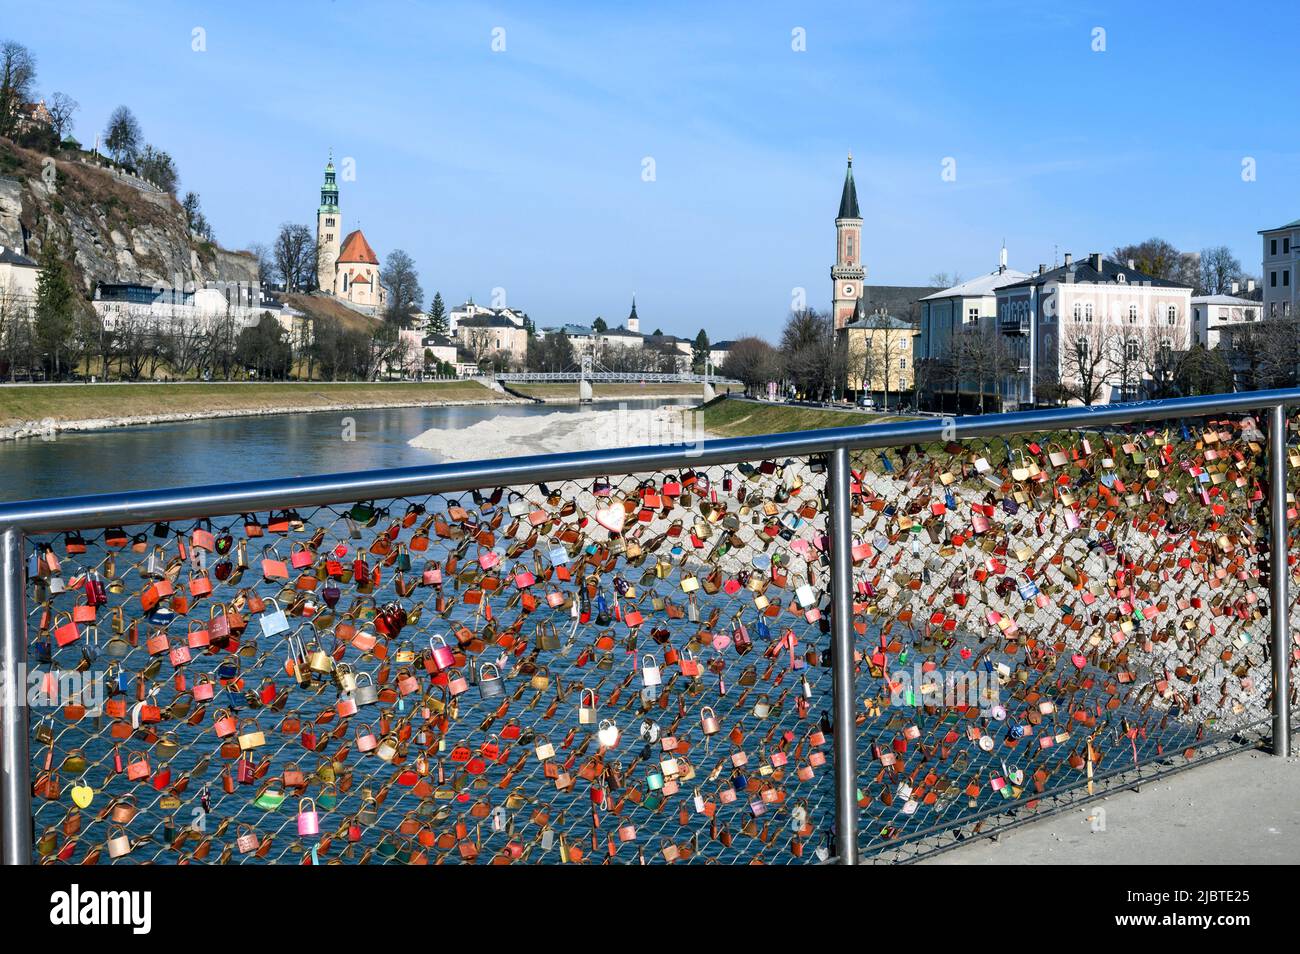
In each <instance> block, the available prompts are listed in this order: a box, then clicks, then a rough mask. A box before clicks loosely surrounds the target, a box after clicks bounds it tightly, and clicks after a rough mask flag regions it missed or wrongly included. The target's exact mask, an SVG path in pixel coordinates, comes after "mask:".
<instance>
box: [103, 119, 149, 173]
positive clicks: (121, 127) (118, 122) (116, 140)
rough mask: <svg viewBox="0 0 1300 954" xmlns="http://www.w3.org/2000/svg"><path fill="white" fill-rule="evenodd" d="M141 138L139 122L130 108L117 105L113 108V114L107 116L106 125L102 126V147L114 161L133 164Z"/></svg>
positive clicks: (142, 134)
mask: <svg viewBox="0 0 1300 954" xmlns="http://www.w3.org/2000/svg"><path fill="white" fill-rule="evenodd" d="M143 138H144V133H142V132H141V131H140V123H139V122H138V121H137V120H136V118H135V114H134V113H132V112H131V110H130V109H128V108H127V107H125V106H119V107H117V109H115V110H113V115H111V116H109V117H108V125H107V126H105V127H104V148H105V149H107V150H108V154H109V155H110V156H112V157H113V161H114V162H116V163H119V164H121V165H134V164H135V160H136V156H137V155H138V154H139V151H140V140H141V139H143Z"/></svg>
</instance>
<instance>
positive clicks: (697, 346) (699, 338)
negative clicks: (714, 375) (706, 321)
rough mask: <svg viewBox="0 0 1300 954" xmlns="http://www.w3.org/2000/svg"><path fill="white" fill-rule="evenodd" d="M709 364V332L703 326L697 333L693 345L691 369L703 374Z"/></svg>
mask: <svg viewBox="0 0 1300 954" xmlns="http://www.w3.org/2000/svg"><path fill="white" fill-rule="evenodd" d="M708 365H709V333H708V332H707V331H705V330H704V329H703V328H701V329H700V330H699V332H698V333H697V334H696V335H695V341H694V343H693V344H692V345H691V370H692V371H694V372H695V373H696V374H703V373H704V371H705V369H706V368H707V367H708Z"/></svg>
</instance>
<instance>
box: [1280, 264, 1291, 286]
mask: <svg viewBox="0 0 1300 954" xmlns="http://www.w3.org/2000/svg"><path fill="white" fill-rule="evenodd" d="M1290 284H1291V269H1289V268H1287V269H1283V270H1282V287H1283V288H1285V287H1286V286H1288V285H1290Z"/></svg>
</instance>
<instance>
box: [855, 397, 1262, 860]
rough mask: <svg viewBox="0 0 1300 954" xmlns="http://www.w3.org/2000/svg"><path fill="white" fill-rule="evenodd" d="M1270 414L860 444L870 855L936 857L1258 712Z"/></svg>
mask: <svg viewBox="0 0 1300 954" xmlns="http://www.w3.org/2000/svg"><path fill="white" fill-rule="evenodd" d="M1266 429H1267V427H1266V422H1265V419H1262V418H1256V417H1253V416H1232V417H1230V418H1223V419H1219V418H1214V419H1196V420H1186V421H1168V422H1154V423H1148V424H1145V425H1142V426H1141V427H1125V428H1108V429H1101V430H1093V431H1070V432H1059V433H1051V434H1037V435H1032V436H1028V437H1015V438H1008V439H1005V440H1003V439H993V440H980V441H964V442H952V443H946V444H935V445H927V446H923V447H910V448H898V449H891V450H888V451H882V452H880V453H874V452H872V453H867V454H859V455H856V456H855V458H854V460H855V464H854V466H855V472H856V473H858V474H860V488H859V489H860V494H861V495H860V497H857V498H855V500H856V501H857V503H858V506H857V508H856V511H857V512H856V513H855V517H854V526H853V529H854V538H855V539H854V547H855V549H854V555H853V556H854V566H855V573H854V576H855V587H856V593H855V601H856V602H855V606H854V611H855V617H854V625H855V628H856V631H857V636H858V647H859V652H860V654H861V657H862V671H861V672H860V674H859V680H858V686H857V688H858V693H859V697H860V706H859V713H858V722H859V752H860V759H859V789H858V797H859V803H858V804H859V810H860V819H861V821H860V825H861V832H860V843H861V846H862V851H863V852H864V853H868V854H875V853H879V852H884V851H888V852H889V853H890V856H891V858H893V859H895V860H898V859H906V858H907V857H908V854H909V852H917V853H920V852H928V851H931V850H933V849H934V844H935V838H936V836H938V837H939V838H940V839H942V837H943V836H945V835H946V836H947V837H949V838H960V837H965V836H968V835H970V834H977V833H979V832H980V831H981V830H985V829H992V828H995V827H996V826H997V825H998V824H1000V823H1005V822H1007V821H1009V820H1011V819H1013V818H1014V819H1015V820H1017V821H1019V820H1023V817H1024V815H1025V814H1026V813H1034V812H1038V811H1040V810H1056V809H1058V808H1059V807H1060V805H1061V804H1062V803H1063V801H1064V802H1065V803H1072V802H1073V801H1075V800H1077V799H1078V797H1080V796H1088V795H1092V794H1094V793H1096V792H1099V791H1100V790H1101V789H1102V787H1103V786H1104V785H1105V784H1107V783H1111V782H1122V783H1123V784H1133V781H1132V780H1133V778H1135V777H1139V778H1140V777H1145V776H1146V775H1149V772H1146V771H1145V770H1146V768H1147V767H1148V766H1152V765H1155V764H1160V765H1165V766H1174V765H1177V764H1180V763H1182V762H1184V761H1186V760H1192V759H1195V758H1197V757H1198V750H1200V749H1201V748H1202V747H1203V746H1210V745H1215V746H1222V745H1224V744H1225V743H1226V744H1227V745H1229V746H1231V745H1233V744H1239V745H1246V744H1252V743H1251V742H1250V741H1249V740H1248V739H1247V737H1246V736H1245V735H1239V733H1242V732H1243V730H1246V729H1248V728H1250V727H1252V726H1254V725H1257V724H1258V723H1260V722H1261V721H1263V720H1266V719H1267V717H1268V713H1269V706H1270V704H1271V700H1270V698H1269V693H1270V666H1271V662H1270V657H1269V645H1268V637H1269V626H1268V620H1267V602H1268V589H1267V579H1266V577H1267V567H1266V566H1261V562H1264V563H1266V560H1267V554H1268V541H1267V533H1268V522H1267V507H1266V504H1265V494H1264V491H1263V489H1262V487H1261V481H1262V480H1263V479H1264V478H1265V476H1266V471H1265V452H1266V448H1267V437H1266V433H1265V432H1266Z"/></svg>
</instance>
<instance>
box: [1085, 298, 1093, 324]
mask: <svg viewBox="0 0 1300 954" xmlns="http://www.w3.org/2000/svg"><path fill="white" fill-rule="evenodd" d="M1083 320H1084V322H1086V323H1087V324H1092V302H1088V304H1086V305H1084V306H1083Z"/></svg>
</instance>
